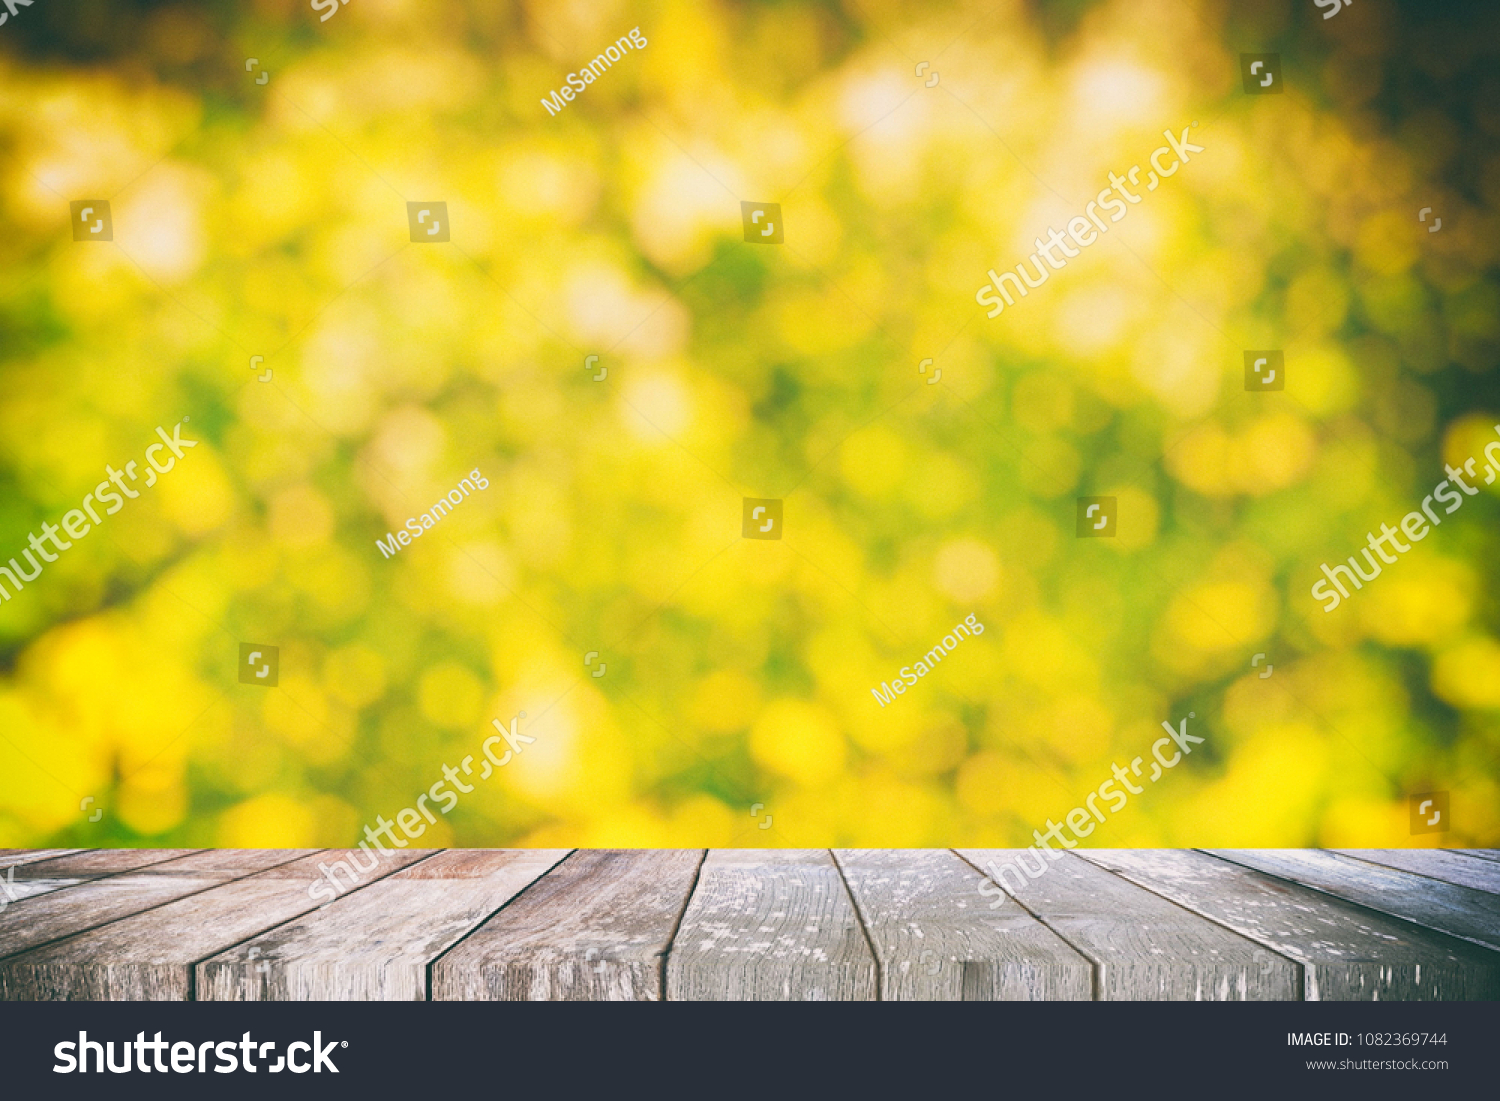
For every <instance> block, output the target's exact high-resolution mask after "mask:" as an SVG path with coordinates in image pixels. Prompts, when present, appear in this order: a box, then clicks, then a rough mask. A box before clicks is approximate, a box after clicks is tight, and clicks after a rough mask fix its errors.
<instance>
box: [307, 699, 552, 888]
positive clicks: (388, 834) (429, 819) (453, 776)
mask: <svg viewBox="0 0 1500 1101" xmlns="http://www.w3.org/2000/svg"><path fill="white" fill-rule="evenodd" d="M525 717H526V712H524V711H522V712H521V713H520V714H519V715H517V716H516V717H515V718H513V719H511V721H510V727H509V729H507V728H506V727H504V726H502V725H500V720H499V719H491V720H490V722H491V723H492V724H493V725H494V727H495V729H496V730H498V731H499V732H500V733H499V734H492V735H491V736H490V737H489V738H487V739H486V740H485V742H484V744H483V745H482V746H481V747H480V749H481V750H482V751H483V753H484V760H482V761H481V762H480V765H481V766H482V768H481V770H480V773H479V778H480V779H481V780H488V779H489V778H490V776H491V775H493V774H494V772H495V770H496V769H497V768H504V767H505V766H506V765H508V764H510V762H511V760H512V758H513V757H515V756H516V755H518V754H520V752H521V750H522V747H523V746H527V745H530V744H531V743H532V742H534V741H536V739H535V738H531V737H528V736H527V735H525V734H522V733H520V731H519V729H518V727H519V726H520V723H521V720H522V719H524V718H525ZM501 741H504V742H505V744H506V745H508V746H509V747H510V748H509V749H507V750H506V751H505V753H504V754H503V755H502V756H499V757H497V756H495V754H494V753H493V752H491V747H492V746H494V745H496V744H498V743H499V742H501ZM473 763H474V758H473V757H472V756H466V757H465V758H464V759H463V760H462V761H460V762H458V768H454V767H453V766H452V765H448V764H444V765H443V779H441V780H439V781H438V782H437V783H435V784H433V785H432V787H430V788H428V789H427V793H426V794H425V795H419V796H417V804H416V807H415V809H414V808H412V807H403V808H402V809H401V810H399V811H397V812H396V820H395V821H394V822H392V821H389V820H388V819H387V818H386V817H385V815H383V814H377V815H376V816H375V823H376V824H375V826H374V827H373V828H371V827H370V826H366V827H365V840H363V841H361V842H360V843H359V847H360V848H361V849H363V850H364V851H365V855H366V856H368V857H369V858H370V862H369V863H368V864H364V865H362V864H361V863H360V862H359V858H358V857H356V856H355V855H354V854H353V853H350V854H349V859H348V860H335V861H334V862H333V863H332V864H323V863H320V864H319V865H318V871H320V872H322V873H323V878H322V879H316V880H314V881H313V883H312V885H311V886H310V887H308V888H307V896H308V897H309V898H315V899H316V898H321V899H326V900H327V901H325V902H324V903H323V905H325V906H326V905H328V903H329V902H332V901H333V900H334V899H336V898H338V896H339V895H340V894H342V893H343V892H344V891H346V890H353V889H354V888H355V887H357V886H359V883H360V881H361V880H362V879H363V878H364V877H365V876H367V875H369V874H370V873H371V872H373V871H374V870H375V866H376V865H377V864H378V863H379V862H380V860H389V859H391V857H392V856H393V855H394V850H395V849H404V848H406V846H407V844H408V842H407V841H403V840H402V839H401V838H400V837H397V836H396V832H395V829H394V828H393V827H396V826H399V827H400V828H401V832H402V833H404V834H405V835H406V836H407V837H408V838H409V839H410V840H411V841H415V840H417V838H419V837H421V836H422V834H424V833H426V832H427V827H428V825H429V824H432V823H435V822H437V818H436V817H434V815H433V813H432V810H431V808H429V807H428V806H427V801H428V800H429V799H431V800H432V801H433V802H434V803H438V804H440V805H439V807H438V810H439V812H440V813H442V814H447V813H448V812H449V811H451V810H452V809H453V808H454V807H456V806H458V795H459V793H463V794H465V795H467V794H468V793H469V792H471V791H473V790H474V785H473V784H466V783H464V782H463V781H462V780H460V779H459V773H460V772H462V773H463V775H465V776H472V775H473V774H474V773H473V770H472V769H471V768H470V767H469V766H470V765H472V764H473ZM447 784H452V785H453V787H454V788H455V789H456V790H454V791H450V790H448V789H447V787H446V786H445V785H447ZM424 819H425V821H424ZM382 836H384V837H385V839H386V840H387V841H389V842H390V843H391V845H392V846H393V848H390V849H388V848H386V847H385V846H384V845H382V844H381V843H380V838H381V837H382ZM372 844H373V845H374V846H375V851H374V852H371V851H370V846H371V845H372ZM377 853H378V854H379V856H378V857H377V855H376V854H377ZM340 870H342V871H343V873H344V875H345V876H347V877H348V880H349V884H348V886H347V887H346V886H345V885H344V884H343V882H342V881H341V879H340V877H339V875H338V872H339V871H340Z"/></svg>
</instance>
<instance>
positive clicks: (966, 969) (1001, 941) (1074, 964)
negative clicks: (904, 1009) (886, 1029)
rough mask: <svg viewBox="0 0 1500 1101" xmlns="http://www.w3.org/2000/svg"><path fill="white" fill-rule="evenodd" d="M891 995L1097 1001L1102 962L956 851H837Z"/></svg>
mask: <svg viewBox="0 0 1500 1101" xmlns="http://www.w3.org/2000/svg"><path fill="white" fill-rule="evenodd" d="M833 857H834V860H836V861H837V862H838V865H839V868H840V869H841V870H842V871H843V873H844V880H845V882H847V883H848V885H849V893H850V894H851V895H853V896H854V905H855V908H856V909H857V910H858V912H859V918H860V921H861V923H862V924H863V925H864V928H865V931H866V932H867V933H868V934H869V938H870V944H871V946H872V947H873V948H874V949H875V956H876V959H878V960H879V961H880V997H881V999H882V1000H884V1001H915V1000H924V1001H1073V1000H1082V1001H1087V1000H1088V999H1090V998H1092V997H1093V989H1094V966H1093V964H1092V963H1090V962H1089V961H1088V960H1086V959H1084V958H1083V957H1082V956H1080V955H1079V954H1078V953H1077V952H1075V951H1073V949H1072V948H1070V947H1069V946H1068V945H1067V943H1066V942H1064V941H1063V940H1062V939H1061V938H1060V937H1059V936H1058V935H1057V934H1056V933H1054V932H1052V930H1050V929H1048V928H1047V927H1046V926H1045V925H1043V924H1042V923H1041V922H1039V921H1037V920H1036V918H1034V917H1032V916H1031V915H1030V914H1028V913H1027V912H1026V911H1025V910H1023V909H1022V908H1021V907H1020V906H1018V905H1016V903H1015V901H1014V900H1013V899H1005V900H1004V902H1003V904H1002V905H1001V906H998V907H996V908H994V909H991V901H992V900H987V899H986V898H984V897H983V896H981V895H980V893H979V890H978V887H979V884H980V883H981V882H983V881H984V877H983V876H981V875H979V874H978V873H977V872H975V871H974V869H973V868H972V867H970V866H969V865H968V864H966V863H965V862H964V861H962V860H960V859H959V858H958V857H957V856H955V855H954V854H953V853H951V852H949V851H948V850H946V849H935V850H921V849H836V850H834V853H833Z"/></svg>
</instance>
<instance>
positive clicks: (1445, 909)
mask: <svg viewBox="0 0 1500 1101" xmlns="http://www.w3.org/2000/svg"><path fill="white" fill-rule="evenodd" d="M1209 851H1210V852H1212V853H1213V855H1215V856H1219V857H1223V858H1224V859H1225V860H1230V861H1233V862H1234V863H1236V864H1243V865H1244V866H1245V867H1247V868H1256V869H1258V870H1259V871H1262V872H1266V873H1268V874H1270V875H1274V876H1278V877H1280V878H1281V879H1287V880H1291V881H1292V882H1293V883H1300V884H1302V885H1303V886H1304V887H1312V888H1314V889H1316V890H1319V891H1324V892H1326V893H1328V894H1331V895H1334V896H1335V897H1337V898H1343V899H1347V900H1348V901H1350V902H1357V903H1359V904H1360V905H1361V906H1368V907H1369V908H1370V909H1372V910H1379V911H1380V912H1382V913H1386V914H1394V915H1395V916H1396V917H1400V918H1405V919H1406V920H1407V921H1412V922H1416V923H1417V924H1418V925H1425V926H1427V927H1428V928H1429V929H1438V930H1440V931H1442V932H1444V933H1451V934H1452V935H1453V936H1456V937H1462V938H1463V939H1464V940H1469V941H1473V942H1474V943H1475V944H1482V945H1484V946H1485V947H1486V948H1497V949H1500V906H1497V905H1496V903H1495V896H1494V895H1491V894H1487V893H1486V892H1484V891H1475V890H1471V889H1470V888H1468V887H1457V886H1454V885H1453V884H1451V883H1444V882H1442V881H1440V880H1436V879H1428V878H1425V877H1422V876H1415V875H1412V874H1411V873H1410V872H1403V871H1398V870H1396V869H1394V868H1383V867H1380V866H1379V865H1377V864H1370V863H1367V862H1365V861H1363V860H1355V859H1353V858H1352V857H1348V856H1340V855H1339V854H1337V853H1330V852H1321V851H1319V850H1317V849H1235V850H1221V849H1211V850H1209Z"/></svg>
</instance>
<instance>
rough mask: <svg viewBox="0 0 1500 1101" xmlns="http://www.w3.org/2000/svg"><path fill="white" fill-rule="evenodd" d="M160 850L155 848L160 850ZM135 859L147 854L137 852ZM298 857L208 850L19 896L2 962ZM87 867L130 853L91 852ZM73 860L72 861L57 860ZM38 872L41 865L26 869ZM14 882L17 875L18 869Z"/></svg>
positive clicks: (0, 922)
mask: <svg viewBox="0 0 1500 1101" xmlns="http://www.w3.org/2000/svg"><path fill="white" fill-rule="evenodd" d="M158 852H159V850H158ZM80 855H81V854H80ZM136 855H146V854H145V853H137V854H136ZM298 855H300V854H299V853H297V852H285V851H282V850H277V849H264V850H262V849H236V850H233V851H217V850H209V851H207V852H197V853H189V854H188V855H186V856H178V857H173V858H171V859H168V860H163V861H160V862H158V863H153V864H150V865H146V866H143V867H139V868H136V869H134V870H130V871H122V872H120V873H119V874H116V875H106V874H101V875H98V876H95V877H93V878H86V879H78V878H74V879H73V880H72V881H71V882H69V883H67V884H65V885H64V886H65V887H66V889H65V890H54V891H51V892H50V893H46V894H42V895H41V896H40V897H34V898H23V899H21V900H20V901H19V902H17V903H15V904H13V905H11V906H8V907H6V909H5V912H4V913H0V958H4V957H9V956H13V955H15V954H16V953H18V952H24V951H27V950H29V949H32V948H36V947H38V946H39V945H43V944H46V943H48V942H49V941H54V940H59V939H61V938H62V937H66V936H71V935H73V934H74V933H79V932H82V931H84V930H86V929H92V928H94V927H95V926H99V925H104V924H105V923H107V922H111V921H117V920H119V919H120V918H124V917H129V916H130V915H132V914H137V913H140V912H141V911H143V910H150V909H152V908H153V907H156V906H160V905H163V904H164V903H168V902H172V901H174V900H175V899H179V898H183V897H185V896H187V895H193V894H197V893H198V892H200V891H207V890H210V889H212V888H214V887H217V886H219V885H221V884H223V883H225V882H228V881H229V880H232V879H237V878H239V877H240V876H244V875H250V874H252V873H254V872H258V871H261V870H263V869H265V868H269V867H272V866H274V865H276V864H280V863H285V862H286V861H288V860H291V859H294V858H295V857H297V856H298ZM90 856H91V862H90V863H89V866H91V867H94V868H98V867H99V866H100V865H102V864H108V863H110V862H115V863H118V862H121V861H125V860H128V859H129V850H122V851H118V852H115V853H111V854H106V853H102V852H101V853H94V854H90ZM59 860H60V861H73V860H75V858H74V857H60V858H59ZM28 867H29V868H32V869H41V867H42V865H40V864H35V865H28ZM16 875H17V878H19V877H20V875H21V873H20V871H19V870H18V871H17V873H16Z"/></svg>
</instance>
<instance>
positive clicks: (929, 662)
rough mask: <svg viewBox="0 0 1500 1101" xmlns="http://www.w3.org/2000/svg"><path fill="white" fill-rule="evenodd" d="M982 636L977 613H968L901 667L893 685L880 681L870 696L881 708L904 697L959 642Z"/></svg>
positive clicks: (871, 690)
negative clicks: (908, 689)
mask: <svg viewBox="0 0 1500 1101" xmlns="http://www.w3.org/2000/svg"><path fill="white" fill-rule="evenodd" d="M982 634H984V624H983V623H980V622H979V616H978V614H977V613H975V612H970V613H969V614H968V615H967V616H965V617H964V621H963V622H962V623H958V624H955V625H954V627H953V630H952V631H950V632H949V633H948V634H946V635H944V636H943V637H942V638H941V639H939V640H938V643H937V645H936V646H934V647H933V648H932V649H931V650H928V651H927V653H925V654H923V655H922V656H921V657H920V658H918V659H917V660H916V662H915V663H914V664H912V665H903V666H902V667H901V671H900V672H899V673H897V674H896V680H895V681H894V682H893V683H889V684H888V683H886V682H885V681H881V682H880V687H879V688H872V689H870V695H872V696H874V697H875V699H876V700H878V701H879V703H880V706H881V707H885V705H886V704H888V703H890V702H891V701H892V699H894V697H895V696H904V695H905V694H906V690H907V688H909V687H911V686H912V685H914V684H916V683H917V681H918V679H919V678H921V677H925V676H926V675H927V674H928V673H930V672H932V670H934V669H936V668H937V665H938V662H940V661H942V660H943V658H944V657H945V656H947V655H948V654H951V653H952V652H953V651H954V650H956V649H957V648H958V644H959V643H960V642H961V641H963V640H964V639H966V638H969V637H970V636H971V635H982Z"/></svg>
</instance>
